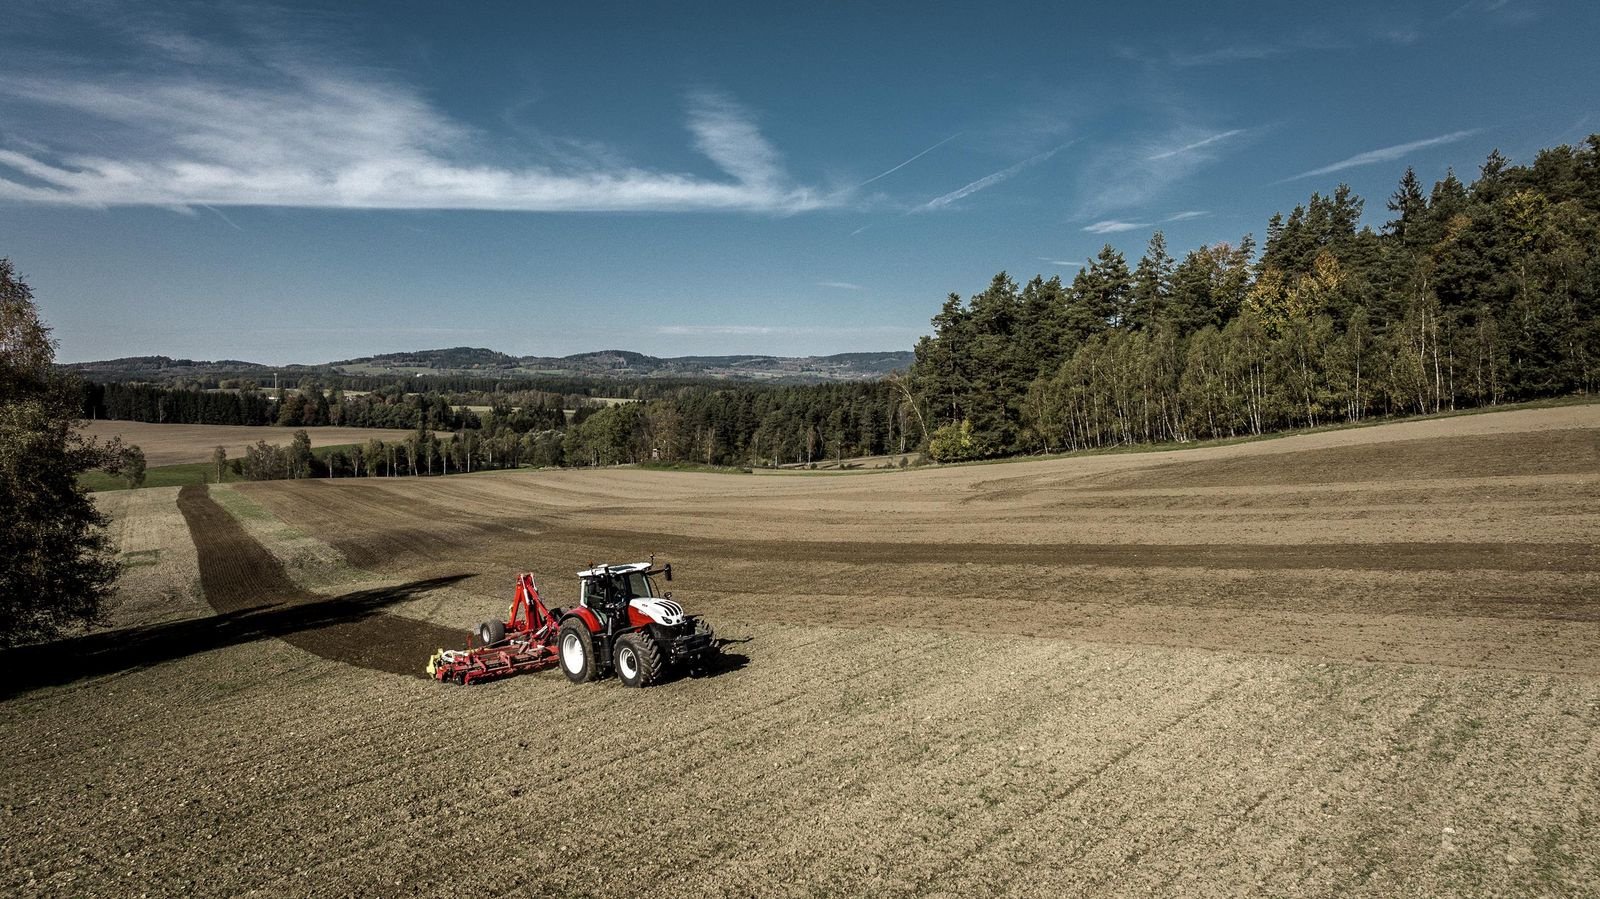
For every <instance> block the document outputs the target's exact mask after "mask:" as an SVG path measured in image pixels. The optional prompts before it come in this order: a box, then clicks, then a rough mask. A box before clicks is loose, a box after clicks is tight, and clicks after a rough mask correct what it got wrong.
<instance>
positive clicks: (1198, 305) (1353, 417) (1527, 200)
mask: <svg viewBox="0 0 1600 899" xmlns="http://www.w3.org/2000/svg"><path fill="white" fill-rule="evenodd" d="M1387 208H1388V219H1387V223H1386V224H1385V225H1383V227H1382V228H1381V229H1380V230H1376V231H1375V230H1373V229H1371V228H1368V227H1363V226H1362V225H1361V224H1360V222H1361V220H1362V214H1363V211H1364V209H1363V200H1362V199H1361V198H1360V197H1357V196H1355V195H1354V194H1352V193H1351V192H1350V190H1349V188H1348V187H1345V186H1342V185H1341V186H1340V187H1338V188H1337V189H1335V190H1334V191H1333V192H1332V193H1331V194H1329V195H1322V194H1313V195H1312V196H1311V198H1310V200H1309V202H1307V203H1306V204H1304V205H1302V206H1297V207H1295V208H1294V209H1293V210H1292V211H1291V212H1290V213H1289V214H1288V215H1287V216H1284V215H1275V216H1273V217H1272V219H1271V221H1270V222H1268V223H1267V228H1266V236H1265V240H1264V242H1263V243H1262V244H1261V245H1260V246H1259V248H1258V246H1257V244H1256V242H1255V239H1254V238H1253V237H1252V236H1250V235H1246V236H1244V237H1242V238H1241V239H1240V240H1239V241H1238V242H1237V243H1218V244H1214V245H1211V246H1205V247H1199V248H1197V249H1194V250H1191V251H1189V252H1188V253H1186V254H1184V255H1183V257H1182V258H1181V259H1177V258H1175V257H1174V256H1173V255H1172V253H1171V252H1170V251H1169V249H1168V248H1167V246H1166V243H1165V240H1164V238H1163V236H1162V234H1161V233H1160V232H1157V233H1156V234H1155V235H1153V236H1152V237H1151V239H1150V242H1149V246H1148V248H1147V249H1146V251H1145V252H1144V254H1143V256H1142V257H1141V258H1140V259H1138V260H1136V261H1130V260H1128V259H1126V258H1125V257H1124V256H1123V255H1122V254H1121V253H1119V252H1117V251H1116V250H1115V249H1113V248H1111V247H1110V246H1107V247H1105V248H1104V249H1103V250H1101V251H1100V253H1099V255H1098V256H1097V257H1095V258H1094V259H1093V260H1090V261H1089V262H1088V263H1087V264H1086V265H1085V266H1084V267H1083V268H1082V269H1081V270H1080V271H1079V272H1078V273H1077V276H1076V277H1074V278H1073V280H1072V282H1071V283H1070V284H1064V283H1062V282H1061V281H1060V280H1059V279H1054V278H1053V279H1050V280H1045V279H1043V278H1034V279H1033V280H1032V281H1029V282H1028V283H1027V284H1024V285H1021V286H1020V287H1019V286H1018V285H1017V283H1016V282H1015V281H1013V280H1012V279H1011V278H1010V277H1009V276H1008V275H1006V274H1004V273H1002V274H1000V275H997V276H995V278H994V280H993V282H991V283H990V285H989V287H988V289H986V290H984V291H983V292H982V293H980V294H977V295H976V296H973V297H972V298H971V299H970V300H966V301H963V300H962V299H961V298H960V297H959V296H956V295H951V296H950V298H949V299H948V300H947V301H946V302H945V305H944V308H943V309H942V310H940V312H939V314H938V316H937V317H935V318H934V320H933V323H934V328H935V333H934V335H933V336H931V337H927V338H924V339H923V340H922V342H921V343H920V344H919V345H918V347H917V361H916V363H915V366H914V367H913V370H912V381H913V383H914V385H915V390H916V396H917V398H918V399H919V400H920V401H921V402H922V403H924V404H925V408H926V410H927V415H928V417H929V425H930V427H932V428H933V429H934V430H933V431H932V433H931V435H930V439H929V449H930V451H931V453H932V455H933V456H934V457H935V458H938V459H944V460H953V459H964V458H981V457H989V456H1002V455H1009V454H1015V453H1025V452H1038V451H1061V450H1075V449H1083V448H1091V447H1102V446H1107V445H1113V444H1130V443H1139V442H1146V441H1184V440H1193V439H1204V438H1215V437H1233V436H1239V435H1251V434H1262V433H1265V432H1268V431H1274V430H1280V429H1284V428H1297V427H1307V426H1316V425H1321V424H1329V423H1336V422H1354V421H1361V420H1363V419H1366V418H1369V417H1373V416H1392V415H1407V414H1422V413H1431V412H1439V411H1443V410H1448V409H1455V408H1461V407H1471V406H1487V405H1494V404H1498V403H1502V402H1507V401H1516V400H1526V399H1532V398H1538V397H1549V396H1556V395H1562V394H1571V393H1589V392H1592V391H1593V390H1594V389H1595V387H1596V385H1597V381H1600V135H1595V136H1591V137H1590V138H1589V139H1588V140H1587V141H1586V142H1585V143H1584V144H1583V145H1582V146H1581V147H1578V148H1573V147H1567V146H1563V147H1558V148H1555V149H1552V150H1546V151H1544V152H1542V153H1540V154H1539V156H1538V158H1537V159H1536V160H1534V162H1533V164H1532V165H1530V166H1514V165H1511V164H1509V163H1508V161H1507V160H1506V159H1505V158H1504V157H1503V156H1501V155H1500V154H1499V153H1498V152H1495V153H1493V154H1491V155H1490V156H1489V158H1488V160H1487V161H1486V162H1485V163H1484V164H1483V166H1482V168H1481V170H1480V171H1479V173H1478V176H1477V178H1476V179H1475V180H1473V181H1472V182H1471V183H1470V184H1468V183H1463V182H1462V181H1461V180H1460V179H1458V178H1457V177H1456V176H1455V175H1454V174H1453V173H1452V174H1449V175H1447V176H1446V177H1445V178H1444V179H1443V180H1441V181H1438V182H1437V183H1435V184H1433V185H1432V186H1431V187H1426V186H1424V185H1423V184H1422V183H1421V182H1420V181H1419V180H1418V179H1417V177H1416V175H1415V174H1414V173H1413V172H1412V171H1411V170H1409V169H1408V170H1407V171H1406V173H1405V175H1404V177H1403V178H1401V180H1400V183H1399V185H1398V187H1397V188H1396V189H1395V191H1394V194H1393V195H1392V196H1391V197H1389V199H1388V203H1387ZM1258 250H1259V252H1258Z"/></svg>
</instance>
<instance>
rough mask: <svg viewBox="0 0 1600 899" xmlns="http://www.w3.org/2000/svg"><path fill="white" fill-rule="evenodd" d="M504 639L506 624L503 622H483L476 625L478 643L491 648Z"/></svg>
mask: <svg viewBox="0 0 1600 899" xmlns="http://www.w3.org/2000/svg"><path fill="white" fill-rule="evenodd" d="M505 638H506V623H505V622H504V621H485V622H484V623H482V624H480V625H478V641H479V642H480V643H482V644H483V645H484V646H493V645H494V644H496V643H499V642H500V641H501V640H504V639H505Z"/></svg>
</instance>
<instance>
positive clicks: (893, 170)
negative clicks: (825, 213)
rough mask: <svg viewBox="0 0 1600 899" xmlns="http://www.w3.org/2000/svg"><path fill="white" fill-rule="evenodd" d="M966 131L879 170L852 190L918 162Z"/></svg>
mask: <svg viewBox="0 0 1600 899" xmlns="http://www.w3.org/2000/svg"><path fill="white" fill-rule="evenodd" d="M965 133H966V132H965V131H957V132H956V133H955V134H952V135H950V136H949V137H947V138H945V139H944V140H942V141H939V142H938V143H936V144H934V145H933V146H931V147H929V148H928V149H926V150H923V151H922V152H921V153H918V154H917V155H915V156H913V157H911V158H910V159H907V160H906V161H905V162H902V163H900V164H899V165H897V166H895V167H894V168H892V169H889V170H888V171H886V172H879V173H878V174H876V175H873V176H872V177H871V178H868V179H867V180H865V181H863V182H861V183H860V184H857V185H856V186H855V187H852V188H851V190H860V189H861V188H863V187H866V186H867V185H868V184H871V183H872V182H874V181H876V180H878V179H879V178H884V177H887V176H889V175H893V174H894V173H895V172H898V171H900V170H901V169H903V168H905V167H906V166H908V165H910V164H911V163H913V162H916V161H917V160H919V159H921V158H922V157H924V156H926V155H928V154H929V153H932V152H933V151H934V150H937V149H939V148H940V147H942V146H944V145H945V144H948V143H950V142H951V141H953V140H955V139H956V138H958V137H960V136H961V135H963V134H965Z"/></svg>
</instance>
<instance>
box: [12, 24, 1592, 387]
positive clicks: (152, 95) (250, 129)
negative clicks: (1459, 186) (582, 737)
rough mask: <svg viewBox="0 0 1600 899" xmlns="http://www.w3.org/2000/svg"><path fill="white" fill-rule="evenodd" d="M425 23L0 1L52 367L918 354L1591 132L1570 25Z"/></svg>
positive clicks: (21, 180)
mask: <svg viewBox="0 0 1600 899" xmlns="http://www.w3.org/2000/svg"><path fill="white" fill-rule="evenodd" d="M440 6H443V5H439V4H407V3H396V2H389V3H383V4H373V5H372V6H371V7H370V8H367V7H364V6H362V5H360V4H355V3H338V4H328V5H326V6H323V7H312V6H297V5H287V4H285V5H266V4H228V3H197V4H162V3H139V4H131V3H130V4H122V3H116V2H109V0H101V2H86V3H76V2H70V0H66V2H63V0H50V2H37V0H13V2H12V3H10V4H8V11H7V15H6V16H5V17H3V18H0V42H3V46H4V47H5V48H6V52H5V53H4V54H0V255H3V256H9V257H11V259H12V261H13V263H14V264H15V265H16V267H17V268H18V270H19V271H21V272H22V273H23V275H24V276H25V277H26V278H27V279H28V280H29V282H30V284H31V285H32V286H33V288H34V292H35V294H36V295H37V297H38V299H39V301H40V305H41V307H42V310H43V312H44V314H45V316H46V318H47V319H48V321H49V322H50V323H51V324H52V325H53V326H54V327H55V335H56V337H57V338H58V339H59V341H60V358H61V359H62V360H64V361H76V360H85V359H94V358H105V357H110V356H122V355H135V354H156V353H160V354H166V355H171V356H180V357H190V358H243V359H250V360H258V361H265V362H273V363H284V362H313V361H326V360H329V359H334V358H344V357H349V356H356V355H366V354H370V353H378V352H388V351H396V350H406V349H418V348H425V347H438V346H455V345H473V346H488V347H493V348H495V349H499V350H503V351H506V352H511V353H519V354H522V353H540V354H566V353H573V352H581V351H585V350H592V349H602V348H623V349H634V350H639V351H642V352H648V353H653V354H656V355H683V354H700V353H741V352H757V353H767V352H770V353H782V354H806V353H831V352H843V351H855V350H877V349H901V348H909V347H910V346H911V345H912V344H913V342H914V341H915V339H916V337H917V336H918V335H919V334H922V333H926V332H927V330H928V319H929V318H930V317H931V316H932V315H933V314H934V313H935V312H937V310H938V307H939V305H940V303H941V302H942V300H943V298H944V296H945V295H946V294H948V293H950V292H952V291H955V292H959V293H962V294H970V293H973V292H976V291H978V290H981V289H982V288H983V286H984V285H985V284H987V282H988V280H989V278H990V277H991V276H992V275H993V274H994V273H995V272H997V271H1000V270H1002V269H1003V270H1007V271H1009V272H1011V273H1012V274H1013V275H1014V276H1016V277H1017V278H1018V279H1019V280H1023V279H1026V278H1028V277H1031V276H1032V275H1033V274H1035V273H1044V274H1045V275H1047V276H1048V275H1050V274H1056V273H1059V274H1061V275H1062V276H1063V277H1064V278H1070V277H1071V275H1072V273H1073V272H1074V271H1075V266H1076V264H1077V263H1081V262H1082V261H1083V260H1084V259H1085V258H1087V257H1088V256H1090V255H1092V254H1094V253H1095V252H1097V251H1098V249H1099V248H1100V246H1101V245H1102V244H1104V243H1106V242H1110V243H1112V244H1113V245H1115V246H1117V247H1118V248H1120V249H1122V250H1123V251H1124V252H1126V253H1127V254H1128V255H1129V257H1130V259H1132V258H1136V257H1137V256H1138V254H1139V253H1140V252H1141V250H1142V249H1143V246H1144V244H1145V242H1146V240H1147V239H1148V238H1149V235H1150V232H1151V231H1153V230H1154V229H1156V228H1161V229H1163V230H1164V231H1165V232H1166V235H1167V238H1168V244H1169V246H1171V247H1172V248H1173V249H1174V251H1175V254H1177V255H1181V252H1182V251H1184V250H1187V249H1189V248H1191V247H1194V246H1197V245H1199V244H1202V243H1209V242H1214V241H1221V240H1228V241H1237V240H1238V238H1239V236H1240V235H1241V234H1244V233H1246V232H1251V233H1254V234H1256V235H1257V236H1258V237H1259V236H1260V235H1261V234H1262V232H1263V231H1264V229H1265V223H1266V220H1267V217H1268V216H1269V215H1271V214H1272V213H1273V212H1274V211H1278V210H1283V211H1287V210H1288V209H1289V208H1291V207H1292V206H1293V205H1294V204H1296V203H1298V202H1302V201H1303V200H1304V199H1305V198H1306V197H1307V196H1309V194H1310V193H1311V192H1312V191H1314V190H1320V191H1328V190H1331V189H1332V188H1333V187H1334V186H1335V185H1336V184H1338V183H1339V182H1341V181H1345V182H1348V183H1349V184H1350V185H1351V186H1352V187H1354V188H1355V190H1356V191H1357V192H1358V193H1359V194H1361V195H1362V196H1364V197H1365V198H1366V199H1367V213H1368V215H1367V218H1368V220H1369V221H1370V222H1372V223H1374V224H1377V223H1380V222H1381V221H1382V219H1383V216H1384V213H1385V210H1384V208H1383V203H1384V200H1385V198H1386V197H1387V196H1388V194H1389V193H1390V192H1391V191H1392V190H1393V187H1394V184H1395V182H1396V180H1397V179H1398V177H1399V175H1400V173H1401V172H1402V171H1403V170H1404V168H1405V166H1406V165H1408V164H1409V165H1413V166H1415V167H1416V169H1417V171H1418V173H1419V175H1421V177H1422V178H1423V179H1424V180H1425V182H1426V183H1431V182H1432V181H1433V180H1435V179H1437V178H1439V177H1441V176H1443V174H1444V172H1445V170H1446V168H1447V167H1449V166H1454V167H1455V168H1456V170H1457V171H1458V172H1461V173H1462V174H1463V175H1464V176H1467V175H1471V174H1472V173H1474V172H1475V171H1476V168H1477V166H1478V164H1479V163H1480V162H1481V161H1482V159H1483V157H1484V156H1485V155H1487V153H1488V152H1489V150H1490V149H1491V148H1496V147H1498V148H1499V149H1500V150H1501V151H1502V152H1504V153H1506V154H1507V155H1509V156H1510V157H1512V158H1513V160H1515V161H1518V162H1526V161H1528V160H1530V159H1531V157H1532V155H1533V154H1534V153H1535V152H1536V151H1537V150H1538V149H1539V148H1542V147H1546V146H1551V145H1554V144H1558V143H1564V142H1576V141H1578V140H1581V139H1582V138H1583V137H1584V136H1585V135H1587V134H1588V133H1590V132H1592V131H1600V53H1596V52H1595V49H1594V48H1595V46H1596V43H1597V41H1596V39H1597V38H1600V5H1597V4H1593V3H1587V2H1556V0H1470V2H1460V0H1446V2H1442V3H1415V4H1403V3H1394V2H1383V3H1360V2H1350V3H1339V4H1319V5H1317V6H1316V7H1313V6H1312V5H1310V4H1292V3H1260V4H1243V3H1239V4H1227V3H1219V4H1210V5H1199V4H1185V5H1172V4H1155V3H1151V4H1144V3H1138V2H1125V3H1118V4H1104V3H1095V4H1074V3H1043V4H1014V5H1013V4H1001V3H983V4H927V3H917V4H903V5H898V6H896V5H893V4H874V5H872V6H871V8H868V7H867V5H865V4H845V3H837V2H824V3H811V4H795V5H793V8H792V11H788V12H780V11H775V9H776V7H777V4H749V3H737V4H702V3H693V2H690V3H676V4H660V5H658V6H657V7H656V8H654V9H650V8H646V7H644V5H642V4H634V3H630V4H608V3H584V4H572V5H570V6H567V5H559V4H554V3H544V4H512V3H505V4H499V3H496V4H453V5H449V6H452V7H454V8H457V9H458V10H466V11H457V12H449V11H445V10H442V9H440V8H439V7H440ZM768 7H772V8H771V9H769V8H768Z"/></svg>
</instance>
